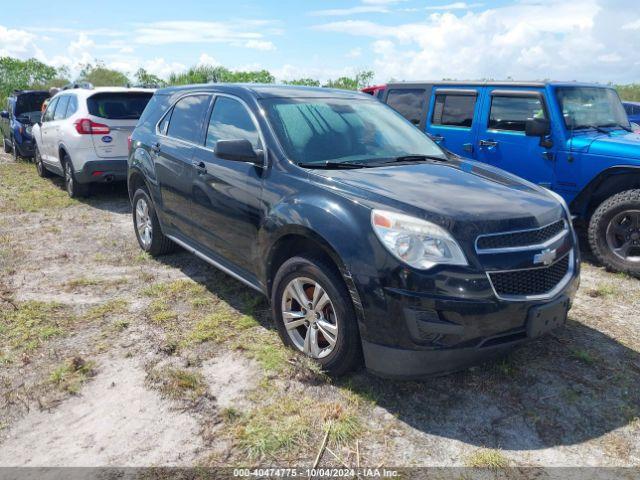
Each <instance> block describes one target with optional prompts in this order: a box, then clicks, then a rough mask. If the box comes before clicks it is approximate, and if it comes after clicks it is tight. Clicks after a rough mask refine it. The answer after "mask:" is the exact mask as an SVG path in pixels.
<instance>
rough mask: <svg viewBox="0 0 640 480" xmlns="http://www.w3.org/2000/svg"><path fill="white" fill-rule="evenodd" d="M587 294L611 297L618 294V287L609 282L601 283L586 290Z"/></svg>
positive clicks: (597, 296)
mask: <svg viewBox="0 0 640 480" xmlns="http://www.w3.org/2000/svg"><path fill="white" fill-rule="evenodd" d="M587 294H588V295H589V296H591V297H594V298H600V297H613V296H617V295H620V288H619V287H618V286H617V285H614V284H611V283H601V284H599V285H597V286H596V287H595V288H591V289H589V290H587Z"/></svg>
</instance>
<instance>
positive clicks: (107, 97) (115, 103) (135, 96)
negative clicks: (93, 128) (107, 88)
mask: <svg viewBox="0 0 640 480" xmlns="http://www.w3.org/2000/svg"><path fill="white" fill-rule="evenodd" d="M152 96H153V93H152V92H148V93H147V92H135V93H133V92H132V93H126V92H115V93H108V92H107V93H96V94H95V95H92V96H91V97H89V98H88V99H87V108H88V110H89V113H90V114H91V115H93V116H95V117H100V118H107V119H110V120H138V119H139V118H140V115H142V112H143V111H144V109H145V107H146V106H147V103H149V100H151V97H152Z"/></svg>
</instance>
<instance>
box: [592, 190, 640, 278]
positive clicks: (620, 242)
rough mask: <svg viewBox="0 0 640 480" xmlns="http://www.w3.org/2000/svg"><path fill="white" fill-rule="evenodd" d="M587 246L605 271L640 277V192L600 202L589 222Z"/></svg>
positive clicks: (634, 191)
mask: <svg viewBox="0 0 640 480" xmlns="http://www.w3.org/2000/svg"><path fill="white" fill-rule="evenodd" d="M589 244H590V246H591V250H592V251H593V253H594V255H595V256H596V257H597V258H598V260H599V261H600V262H601V263H602V264H603V265H604V266H605V267H606V268H607V269H609V270H612V271H616V272H625V273H628V274H629V275H633V276H634V277H638V278H640V190H627V191H625V192H620V193H618V194H616V195H613V196H612V197H610V198H608V199H607V200H605V201H604V202H602V204H601V205H600V206H599V207H598V208H597V209H596V211H595V212H594V214H593V216H592V217H591V221H590V222H589Z"/></svg>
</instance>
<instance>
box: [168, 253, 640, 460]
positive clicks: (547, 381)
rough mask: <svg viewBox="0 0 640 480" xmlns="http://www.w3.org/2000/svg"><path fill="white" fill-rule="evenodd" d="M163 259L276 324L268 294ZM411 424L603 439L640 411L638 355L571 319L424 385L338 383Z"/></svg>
mask: <svg viewBox="0 0 640 480" xmlns="http://www.w3.org/2000/svg"><path fill="white" fill-rule="evenodd" d="M162 261H163V262H164V263H165V264H167V265H170V266H172V267H174V268H178V269H180V270H181V271H182V272H183V273H184V274H185V275H187V276H189V277H191V278H192V279H193V280H195V281H197V282H199V283H201V284H203V285H205V286H206V287H207V288H208V289H209V290H210V291H211V292H212V293H213V294H215V295H217V296H218V297H219V298H221V299H222V300H224V301H226V302H227V303H228V304H229V305H231V306H233V307H234V308H236V309H237V310H239V311H240V312H242V313H243V314H248V315H254V316H255V317H256V319H257V320H258V321H259V322H260V323H261V324H262V325H263V326H264V327H266V328H274V325H273V323H272V321H271V317H270V313H269V307H268V304H267V302H266V299H262V300H256V295H258V294H256V293H255V292H254V291H253V290H251V289H249V288H248V287H246V286H244V285H243V284H241V283H240V282H237V281H236V280H234V279H233V278H231V277H229V276H227V275H225V274H224V273H222V272H220V271H218V270H217V269H215V268H213V267H211V266H209V265H207V264H206V263H205V262H203V261H201V260H200V259H198V258H197V257H195V256H194V255H191V254H189V253H186V252H183V251H182V252H180V253H177V254H174V255H170V256H166V257H164V258H163V259H162ZM335 383H336V385H337V386H338V387H339V388H344V389H349V390H352V391H353V392H355V393H357V394H359V395H362V396H364V397H366V398H369V399H371V400H372V401H373V402H374V404H376V405H378V406H380V407H381V408H383V409H384V410H386V411H388V412H390V413H391V414H392V415H394V416H396V417H397V418H398V419H399V420H401V421H402V422H404V423H406V424H407V425H409V426H411V427H412V428H414V429H417V430H419V431H422V432H425V433H427V434H432V435H438V436H441V437H446V438H452V439H456V440H460V441H462V442H465V443H468V444H473V445H477V446H482V447H490V448H502V449H508V450H533V449H542V448H547V447H553V446H558V445H573V444H578V443H581V442H584V441H588V440H590V439H595V438H598V437H600V436H602V435H604V434H606V433H608V432H611V431H613V430H615V429H617V428H620V427H623V426H625V425H627V424H629V423H630V422H632V421H634V419H636V418H638V417H640V389H638V388H637V385H639V384H640V353H639V352H637V351H634V350H632V349H630V348H628V347H626V346H624V345H622V344H621V343H620V342H618V341H617V340H616V339H614V338H612V337H609V336H607V335H605V334H603V333H602V332H600V331H598V330H594V329H592V328H589V327H588V326H586V325H584V324H583V323H580V322H579V319H577V318H574V319H570V321H569V323H568V325H567V326H566V327H565V328H564V329H562V330H559V331H557V332H555V333H554V334H551V335H548V336H546V337H543V338H540V339H538V340H536V341H533V342H531V343H529V344H525V345H523V346H521V347H519V348H517V349H516V350H514V351H513V352H511V353H510V354H509V355H508V356H506V357H504V358H502V359H499V360H496V361H493V362H490V363H485V364H483V365H480V366H477V367H474V368H472V369H470V370H466V371H463V372H459V373H455V374H451V375H447V376H444V377H437V378H432V379H428V380H425V381H420V382H407V381H390V380H383V379H380V378H377V377H375V376H373V375H371V374H368V373H366V372H365V371H361V372H358V373H356V374H353V375H351V376H349V377H347V378H343V379H339V380H337V381H336V382H335Z"/></svg>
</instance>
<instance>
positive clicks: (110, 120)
mask: <svg viewBox="0 0 640 480" xmlns="http://www.w3.org/2000/svg"><path fill="white" fill-rule="evenodd" d="M153 92H154V90H150V89H142V88H119V87H104V88H91V89H85V88H74V89H70V90H63V91H61V92H60V93H58V94H57V95H56V96H55V97H53V98H52V99H51V101H50V102H49V105H48V106H47V109H46V111H45V112H44V114H43V116H42V122H41V123H40V124H38V125H35V126H34V128H33V136H34V138H35V140H36V150H35V162H36V167H37V169H38V174H39V175H40V176H41V177H46V176H49V174H50V173H56V174H58V175H60V176H63V177H64V180H65V187H66V189H67V192H68V193H69V196H71V197H79V196H85V195H87V194H88V193H89V185H90V184H91V183H96V182H111V181H118V180H126V178H127V156H128V154H129V146H128V137H129V135H130V134H131V132H132V131H133V129H134V128H135V126H136V123H137V122H138V119H139V118H140V115H142V111H143V110H144V109H145V107H146V106H147V103H148V102H149V100H150V99H151V97H152V96H153Z"/></svg>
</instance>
